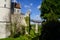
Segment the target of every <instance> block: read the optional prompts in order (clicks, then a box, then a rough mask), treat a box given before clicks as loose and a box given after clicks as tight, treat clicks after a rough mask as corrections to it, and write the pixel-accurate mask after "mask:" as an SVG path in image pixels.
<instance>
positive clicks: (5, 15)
mask: <svg viewBox="0 0 60 40" xmlns="http://www.w3.org/2000/svg"><path fill="white" fill-rule="evenodd" d="M9 17H10V9H6V8H0V21H9V20H10V18H9Z"/></svg>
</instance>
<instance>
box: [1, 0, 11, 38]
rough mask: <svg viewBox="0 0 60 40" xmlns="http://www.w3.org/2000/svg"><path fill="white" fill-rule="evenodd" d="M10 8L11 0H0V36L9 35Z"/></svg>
mask: <svg viewBox="0 0 60 40" xmlns="http://www.w3.org/2000/svg"><path fill="white" fill-rule="evenodd" d="M10 8H11V0H0V38H6V37H8V36H9V35H10V31H9V24H10Z"/></svg>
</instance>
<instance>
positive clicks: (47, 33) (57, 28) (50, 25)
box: [39, 21, 60, 40]
mask: <svg viewBox="0 0 60 40" xmlns="http://www.w3.org/2000/svg"><path fill="white" fill-rule="evenodd" d="M43 23H44V24H43ZM43 23H42V32H41V36H40V37H39V39H40V40H60V21H49V22H43Z"/></svg>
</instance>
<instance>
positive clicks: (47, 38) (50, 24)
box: [40, 0, 60, 40]
mask: <svg viewBox="0 0 60 40" xmlns="http://www.w3.org/2000/svg"><path fill="white" fill-rule="evenodd" d="M41 17H42V18H43V19H45V20H46V21H44V22H42V31H41V36H40V40H60V31H59V29H60V21H59V20H58V19H60V0H58V1H57V0H43V2H42V5H41Z"/></svg>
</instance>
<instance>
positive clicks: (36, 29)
mask: <svg viewBox="0 0 60 40" xmlns="http://www.w3.org/2000/svg"><path fill="white" fill-rule="evenodd" d="M30 22H34V23H35V24H36V26H35V33H38V25H39V23H42V21H39V20H33V19H31V20H30Z"/></svg>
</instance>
